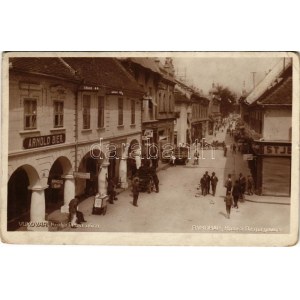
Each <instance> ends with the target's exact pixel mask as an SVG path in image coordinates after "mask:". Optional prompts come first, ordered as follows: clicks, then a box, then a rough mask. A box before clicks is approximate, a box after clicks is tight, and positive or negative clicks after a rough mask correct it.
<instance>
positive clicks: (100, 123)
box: [97, 96, 105, 128]
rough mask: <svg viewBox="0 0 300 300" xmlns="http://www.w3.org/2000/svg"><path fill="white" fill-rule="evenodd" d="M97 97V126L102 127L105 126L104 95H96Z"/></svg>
mask: <svg viewBox="0 0 300 300" xmlns="http://www.w3.org/2000/svg"><path fill="white" fill-rule="evenodd" d="M97 99H98V117H97V127H98V128H104V127H105V122H104V116H105V97H104V96H98V98H97ZM100 99H101V100H100ZM100 104H102V105H100Z"/></svg>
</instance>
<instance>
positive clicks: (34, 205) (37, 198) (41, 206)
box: [27, 185, 48, 231]
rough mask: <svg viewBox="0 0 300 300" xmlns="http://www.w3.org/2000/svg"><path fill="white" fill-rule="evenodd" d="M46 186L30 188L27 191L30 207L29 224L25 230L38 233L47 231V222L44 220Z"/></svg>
mask: <svg viewBox="0 0 300 300" xmlns="http://www.w3.org/2000/svg"><path fill="white" fill-rule="evenodd" d="M46 188H47V186H40V185H36V186H30V187H28V189H29V190H31V191H32V193H31V205H30V223H31V224H32V226H29V227H28V228H27V230H30V231H38V230H43V231H44V230H48V229H47V221H46V220H45V215H46V201H45V189H46Z"/></svg>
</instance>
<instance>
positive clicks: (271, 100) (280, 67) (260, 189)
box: [240, 58, 293, 196]
mask: <svg viewBox="0 0 300 300" xmlns="http://www.w3.org/2000/svg"><path fill="white" fill-rule="evenodd" d="M292 96H293V70H292V60H291V59H288V58H282V59H281V60H280V61H279V63H278V64H277V65H276V66H275V67H274V68H273V69H272V70H271V71H270V72H269V73H268V74H267V75H266V77H265V78H264V79H263V80H262V81H261V82H260V83H259V84H258V85H257V86H256V87H255V88H254V89H253V90H252V91H251V92H250V93H249V94H248V95H243V96H242V97H241V98H240V110H241V118H242V121H243V126H241V128H240V131H241V132H240V133H241V135H242V138H244V139H245V140H247V141H248V143H249V154H250V156H249V158H250V160H249V167H250V169H251V173H252V175H253V178H254V181H255V189H256V193H257V194H259V195H273V196H290V193H291V154H292Z"/></svg>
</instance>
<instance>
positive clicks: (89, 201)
mask: <svg viewBox="0 0 300 300" xmlns="http://www.w3.org/2000/svg"><path fill="white" fill-rule="evenodd" d="M169 167H170V164H168V163H162V162H161V161H159V162H158V167H157V172H160V171H163V170H166V169H167V168H169ZM130 188H131V181H130V180H129V179H128V188H127V189H125V188H116V189H115V191H116V194H117V195H119V194H121V193H123V192H125V191H127V190H130ZM93 202H94V196H90V197H87V198H85V199H83V200H82V201H81V202H80V203H79V205H78V210H79V211H81V212H83V213H84V214H86V213H88V212H89V211H90V209H91V207H93ZM108 205H109V204H108ZM68 217H69V214H67V213H61V211H60V210H59V209H58V210H55V211H53V212H51V213H50V214H49V215H48V217H47V219H48V221H49V222H52V223H53V225H54V223H56V224H59V225H58V226H56V227H55V226H52V227H51V226H50V227H49V228H52V230H54V231H55V230H62V229H64V228H66V227H67V224H66V223H67V222H68ZM63 224H65V225H63Z"/></svg>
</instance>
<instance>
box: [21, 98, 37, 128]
mask: <svg viewBox="0 0 300 300" xmlns="http://www.w3.org/2000/svg"><path fill="white" fill-rule="evenodd" d="M26 102H32V103H33V102H35V113H33V112H32V113H26V106H25V103H26ZM32 103H31V104H30V110H31V108H32V107H31V105H32ZM23 109H24V121H23V128H24V130H34V129H37V98H29V97H26V98H23ZM27 117H30V119H29V120H30V121H29V122H30V125H32V123H33V119H34V118H33V117H35V126H29V127H27V126H26V118H27Z"/></svg>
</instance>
